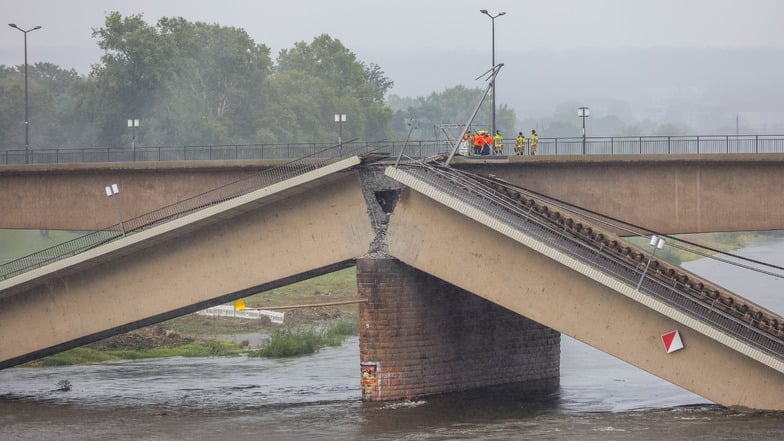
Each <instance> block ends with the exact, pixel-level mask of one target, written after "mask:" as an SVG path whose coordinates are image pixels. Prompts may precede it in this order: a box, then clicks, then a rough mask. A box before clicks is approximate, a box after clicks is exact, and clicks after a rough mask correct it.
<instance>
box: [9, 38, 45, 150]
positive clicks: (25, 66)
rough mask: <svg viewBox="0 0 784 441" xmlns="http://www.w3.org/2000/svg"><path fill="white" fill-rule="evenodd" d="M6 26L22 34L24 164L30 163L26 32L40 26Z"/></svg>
mask: <svg viewBox="0 0 784 441" xmlns="http://www.w3.org/2000/svg"><path fill="white" fill-rule="evenodd" d="M8 26H11V27H12V28H14V29H16V30H18V31H21V32H22V33H23V34H24V80H25V123H24V124H25V164H29V163H30V110H29V109H30V106H29V101H28V98H27V33H28V32H33V31H35V30H38V29H41V26H36V27H34V28H31V29H27V30H24V29H22V28H20V27H19V26H17V25H16V24H14V23H8Z"/></svg>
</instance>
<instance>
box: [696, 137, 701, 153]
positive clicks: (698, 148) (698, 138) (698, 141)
mask: <svg viewBox="0 0 784 441" xmlns="http://www.w3.org/2000/svg"><path fill="white" fill-rule="evenodd" d="M697 154H698V155H699V154H700V137H699V136H697Z"/></svg>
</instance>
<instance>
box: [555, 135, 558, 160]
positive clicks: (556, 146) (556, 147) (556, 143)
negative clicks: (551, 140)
mask: <svg viewBox="0 0 784 441" xmlns="http://www.w3.org/2000/svg"><path fill="white" fill-rule="evenodd" d="M555 156H558V138H555Z"/></svg>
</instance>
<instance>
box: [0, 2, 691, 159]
mask: <svg viewBox="0 0 784 441" xmlns="http://www.w3.org/2000/svg"><path fill="white" fill-rule="evenodd" d="M93 36H94V37H95V38H96V39H97V42H98V46H99V47H100V48H101V49H102V50H103V51H104V55H103V56H102V57H101V59H100V62H98V63H96V64H94V65H93V66H92V69H91V71H90V73H89V74H87V75H79V74H78V73H77V72H76V71H74V70H65V69H62V68H60V67H58V66H56V65H54V64H51V63H35V64H32V65H29V66H28V79H29V87H28V89H29V109H30V144H31V146H32V147H33V148H69V147H75V148H82V147H110V148H126V147H128V148H130V145H131V136H132V135H133V132H131V130H130V129H129V128H128V127H127V124H126V122H127V120H129V119H139V120H140V122H141V127H140V128H139V129H138V130H136V131H135V136H136V142H137V145H147V146H156V145H223V144H266V143H295V142H329V140H334V141H337V133H338V127H337V126H336V123H335V121H334V115H335V114H336V113H345V114H346V115H347V122H346V123H345V124H343V125H342V127H341V130H342V134H343V139H344V140H347V139H354V138H358V139H361V140H364V141H377V140H382V139H398V140H400V139H405V138H406V137H408V136H411V137H412V139H435V138H444V137H457V136H459V135H460V133H459V131H460V129H462V127H463V126H464V125H465V124H466V122H467V121H468V120H469V118H470V116H471V114H472V112H473V111H474V109H475V108H476V106H477V104H478V103H479V102H480V100H482V98H483V95H484V93H485V90H483V89H469V88H466V87H464V86H455V87H447V88H445V89H444V90H443V91H442V92H437V93H436V92H433V93H431V94H430V95H428V96H425V97H418V98H406V97H399V96H395V95H392V96H388V97H387V96H386V95H387V92H388V91H389V90H390V89H391V88H392V86H393V84H394V83H393V81H392V80H391V79H389V78H388V77H387V76H386V75H385V73H384V71H383V70H382V69H381V67H380V66H378V65H376V64H374V63H365V62H363V61H361V60H358V59H357V57H356V55H355V54H354V53H352V52H351V51H350V50H349V49H348V48H346V47H345V46H343V44H342V43H341V42H340V41H339V40H336V39H333V38H332V37H330V36H329V35H326V34H324V35H320V36H318V37H316V38H314V39H313V41H311V42H310V43H305V42H299V43H296V44H295V45H294V47H293V48H290V49H284V50H282V51H280V53H279V54H278V56H277V58H276V59H275V61H274V62H273V59H272V57H271V56H270V49H269V48H268V47H267V46H266V45H264V44H259V43H256V42H254V41H253V40H252V39H251V38H250V37H249V36H248V34H247V33H246V32H245V31H244V30H243V29H238V28H234V27H224V26H220V25H217V24H206V23H201V22H190V21H187V20H185V19H183V18H177V17H175V18H162V19H160V20H159V21H158V22H157V23H156V24H155V25H149V24H148V23H146V22H145V21H144V20H143V18H142V16H141V15H131V16H127V17H125V16H122V15H120V14H119V13H118V12H113V13H110V14H108V15H107V16H106V19H105V22H104V26H103V27H101V28H99V29H96V30H94V31H93ZM22 72H23V66H21V65H20V66H15V67H6V66H0V150H21V149H23V148H24V137H25V135H24V76H23V75H22ZM499 101H500V100H499ZM491 108H492V107H491V101H490V95H489V94H488V96H487V97H485V98H484V102H483V104H482V106H481V107H480V109H479V113H478V114H477V116H476V118H475V119H474V120H473V122H472V124H471V126H470V129H472V130H480V129H490V127H491V116H492V113H491ZM575 109H576V103H564V104H562V105H560V106H558V107H557V110H556V111H555V112H554V113H553V114H552V115H550V116H546V117H542V116H538V117H525V118H520V119H518V117H517V115H516V113H515V111H514V110H513V109H511V108H509V107H508V106H507V105H506V104H503V103H501V104H499V103H496V128H497V129H499V130H500V131H501V132H502V134H503V135H504V137H505V138H506V139H507V140H509V141H511V140H512V139H514V137H515V136H516V134H517V132H518V131H522V132H524V133H526V135H528V134H529V133H530V130H531V129H537V131H538V132H539V133H540V134H541V136H544V137H568V136H580V135H581V127H580V126H579V122H577V118H576V117H575V115H574V112H575ZM524 111H525V113H526V114H529V115H530V114H531V113H532V111H531V109H524ZM588 124H589V128H590V129H589V130H588V133H589V136H590V135H591V134H593V133H601V134H614V135H615V136H639V135H648V134H670V135H676V134H684V133H686V132H687V131H688V128H686V127H682V126H677V125H672V124H665V125H658V126H657V125H655V124H648V123H646V122H642V123H640V124H638V125H627V124H625V123H624V122H623V121H622V120H621V119H620V118H618V117H616V116H613V115H605V116H599V115H597V114H595V113H594V115H592V116H591V118H590V120H589V121H588Z"/></svg>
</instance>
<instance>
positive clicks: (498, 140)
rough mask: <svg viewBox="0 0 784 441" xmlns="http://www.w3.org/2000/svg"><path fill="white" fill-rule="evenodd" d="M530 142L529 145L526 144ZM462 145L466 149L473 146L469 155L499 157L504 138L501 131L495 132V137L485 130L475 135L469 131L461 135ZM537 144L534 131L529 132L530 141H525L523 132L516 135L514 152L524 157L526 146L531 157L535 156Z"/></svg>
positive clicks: (536, 136)
mask: <svg viewBox="0 0 784 441" xmlns="http://www.w3.org/2000/svg"><path fill="white" fill-rule="evenodd" d="M529 142H530V144H528V143H529ZM463 143H464V144H465V146H466V148H468V146H473V150H472V151H471V155H473V156H484V155H490V154H493V155H501V154H503V153H504V137H503V136H501V131H500V130H496V131H495V135H493V136H490V134H488V133H487V130H478V131H477V132H475V133H471V131H467V132H465V134H463ZM538 144H539V135H537V134H536V130H531V137H530V139H526V138H525V135H523V132H518V133H517V140H516V141H515V147H514V151H515V154H516V155H525V150H526V145H528V146H529V147H530V148H529V152H530V154H531V155H536V149H537V146H538Z"/></svg>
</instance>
